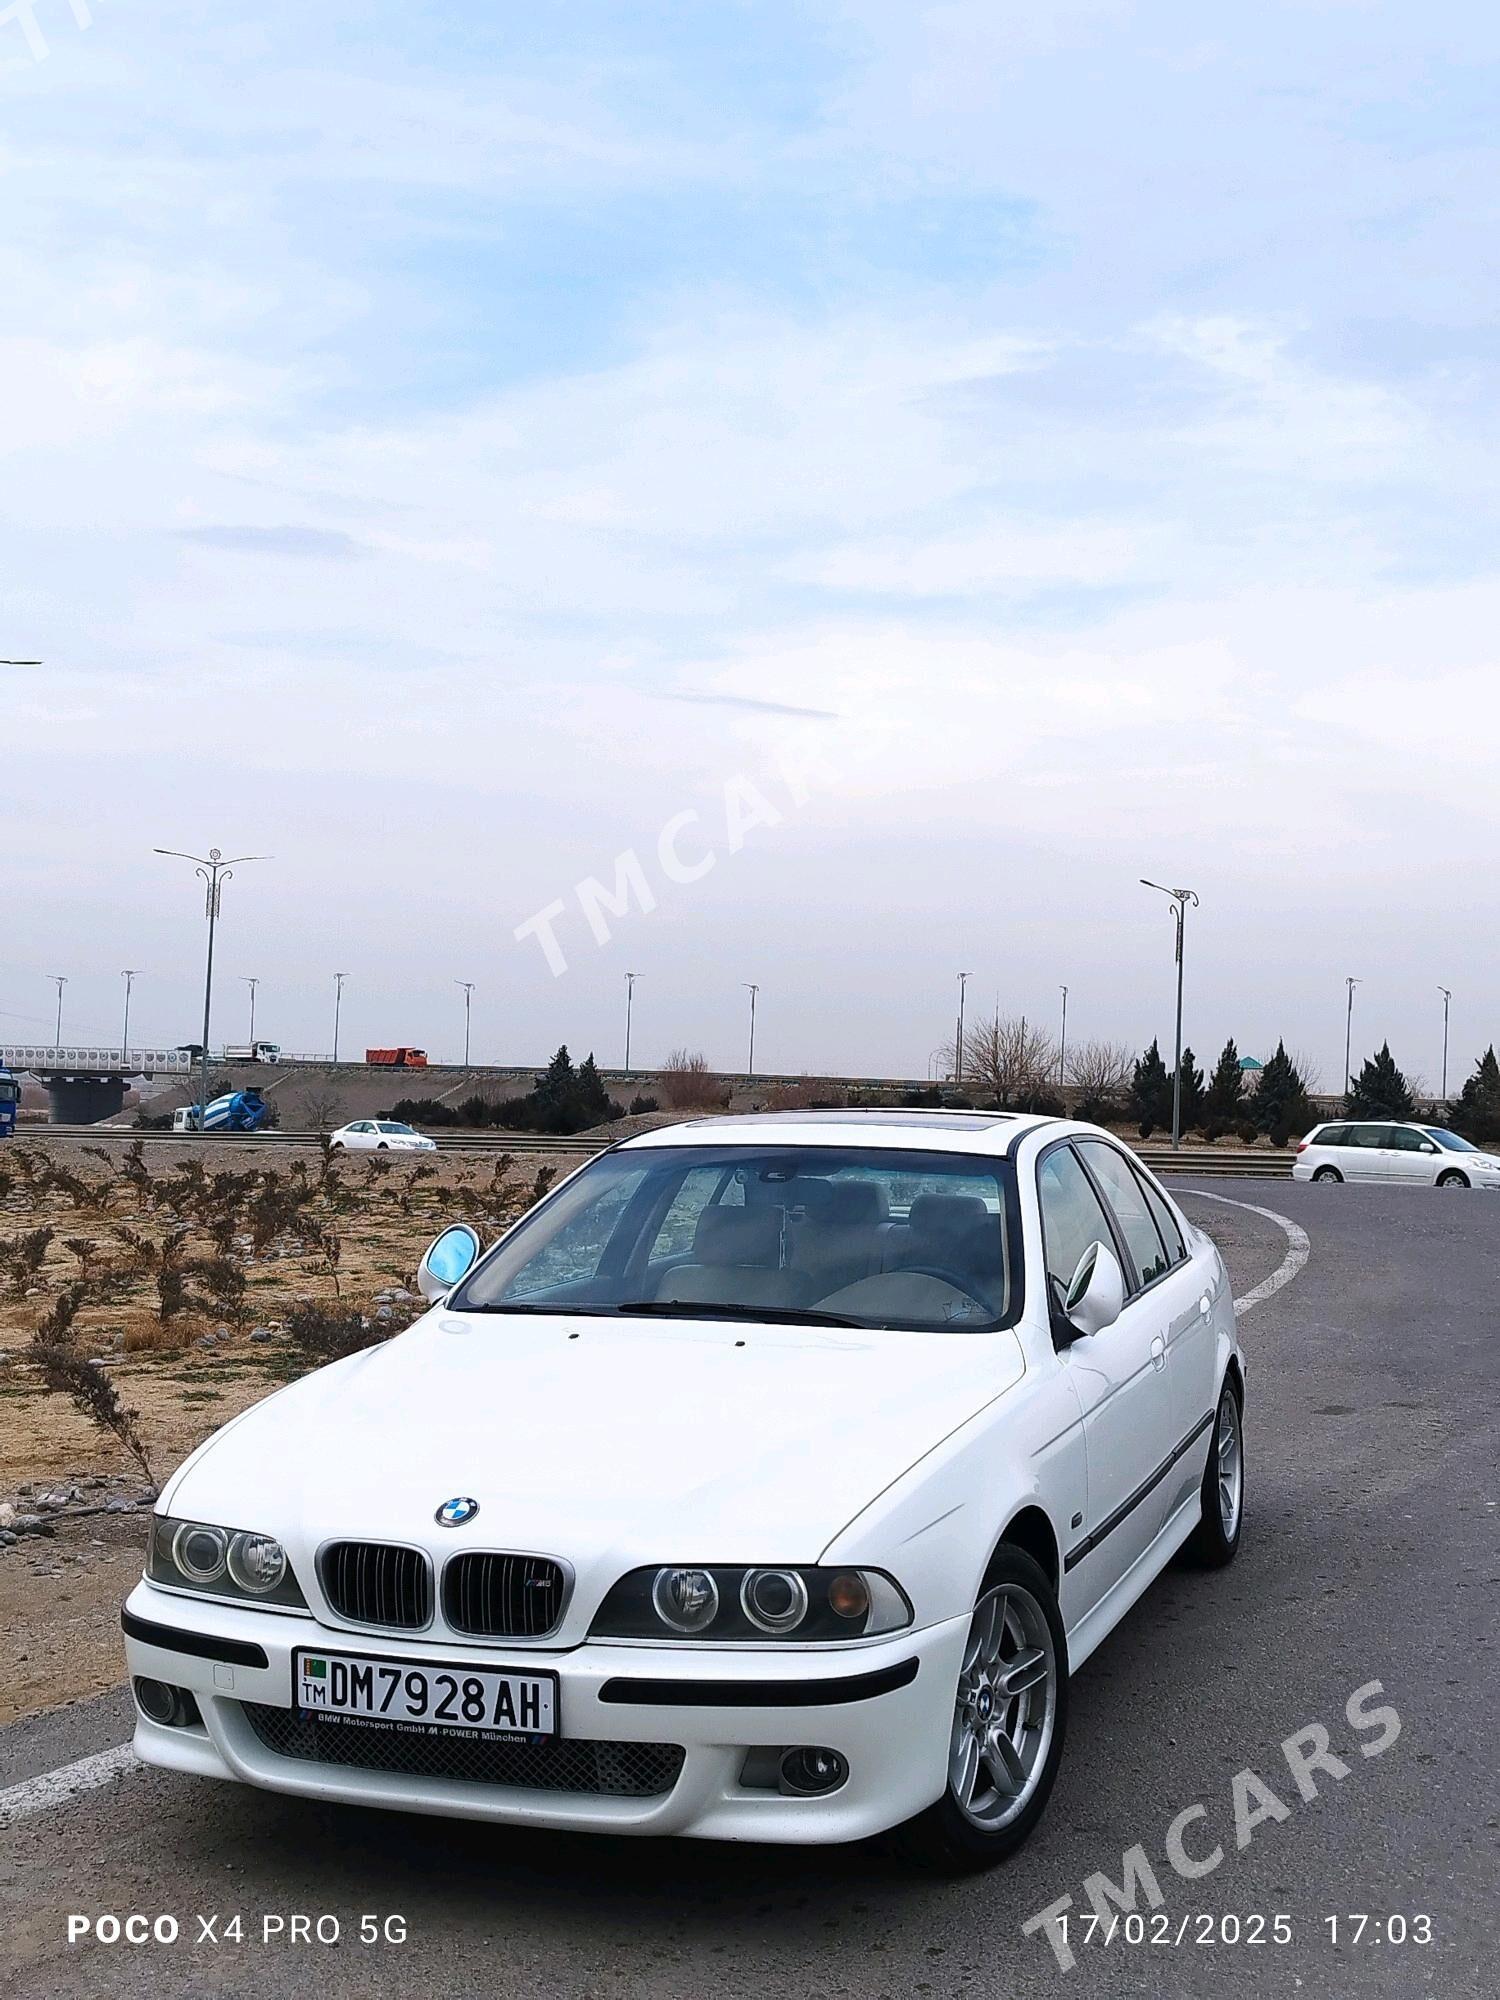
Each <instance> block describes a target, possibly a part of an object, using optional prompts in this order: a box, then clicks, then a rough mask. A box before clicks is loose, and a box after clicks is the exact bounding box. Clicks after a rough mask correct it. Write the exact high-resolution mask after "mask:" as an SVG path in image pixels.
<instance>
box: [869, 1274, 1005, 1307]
mask: <svg viewBox="0 0 1500 2000" xmlns="http://www.w3.org/2000/svg"><path fill="white" fill-rule="evenodd" d="M899 1268H900V1269H901V1270H902V1271H910V1272H912V1273H914V1274H915V1275H916V1276H917V1277H919V1278H936V1279H937V1281H938V1283H939V1284H940V1285H949V1286H951V1287H952V1289H953V1290H954V1291H955V1292H962V1293H963V1295H964V1297H965V1298H966V1299H972V1300H973V1301H974V1303H975V1305H978V1306H983V1307H984V1309H985V1311H986V1312H987V1313H989V1314H990V1315H991V1317H992V1318H994V1317H998V1315H997V1313H996V1310H995V1306H994V1303H993V1301H992V1300H990V1299H987V1298H986V1297H985V1295H984V1293H983V1292H981V1291H976V1290H975V1287H974V1281H973V1279H972V1278H961V1277H960V1276H959V1275H958V1273H957V1272H956V1271H948V1270H945V1269H944V1268H943V1266H942V1265H941V1264H902V1265H901V1266H900V1267H899ZM893 1275H894V1274H893Z"/></svg>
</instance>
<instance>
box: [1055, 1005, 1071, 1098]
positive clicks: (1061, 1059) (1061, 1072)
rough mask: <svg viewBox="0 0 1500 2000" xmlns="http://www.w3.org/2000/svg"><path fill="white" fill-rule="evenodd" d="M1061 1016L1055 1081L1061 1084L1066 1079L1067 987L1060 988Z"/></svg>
mask: <svg viewBox="0 0 1500 2000" xmlns="http://www.w3.org/2000/svg"><path fill="white" fill-rule="evenodd" d="M1062 997H1063V1016H1062V1037H1061V1039H1060V1040H1059V1042H1058V1044H1057V1081H1058V1083H1059V1085H1062V1084H1064V1083H1066V1082H1067V1080H1068V989H1067V987H1066V986H1064V987H1063V988H1062Z"/></svg>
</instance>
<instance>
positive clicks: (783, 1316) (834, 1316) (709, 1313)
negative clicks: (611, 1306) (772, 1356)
mask: <svg viewBox="0 0 1500 2000" xmlns="http://www.w3.org/2000/svg"><path fill="white" fill-rule="evenodd" d="M615 1311H616V1312H619V1313H654V1314H659V1315H660V1316H661V1317H662V1318H663V1319H758V1320H764V1321H765V1322H766V1323H767V1324H768V1325H770V1326H855V1327H859V1328H861V1329H863V1328H864V1326H865V1322H864V1320H862V1319H850V1318H849V1316H848V1315H847V1314H846V1313H830V1312H819V1311H818V1309H817V1308H816V1306H741V1305H715V1304H714V1303H712V1302H711V1301H710V1300H707V1299H702V1300H700V1299H626V1300H623V1301H622V1302H621V1304H619V1305H617V1306H616V1307H615Z"/></svg>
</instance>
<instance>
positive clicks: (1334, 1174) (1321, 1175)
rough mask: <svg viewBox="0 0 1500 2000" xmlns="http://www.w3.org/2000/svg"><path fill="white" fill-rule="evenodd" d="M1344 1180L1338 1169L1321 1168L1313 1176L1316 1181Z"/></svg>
mask: <svg viewBox="0 0 1500 2000" xmlns="http://www.w3.org/2000/svg"><path fill="white" fill-rule="evenodd" d="M1343 1178H1344V1176H1343V1175H1342V1174H1341V1173H1340V1172H1339V1170H1338V1168H1337V1167H1319V1168H1318V1171H1317V1172H1316V1173H1315V1174H1314V1175H1313V1179H1314V1180H1315V1181H1342V1180H1343Z"/></svg>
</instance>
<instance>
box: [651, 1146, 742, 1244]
mask: <svg viewBox="0 0 1500 2000" xmlns="http://www.w3.org/2000/svg"><path fill="white" fill-rule="evenodd" d="M714 1202H719V1203H722V1204H723V1205H724V1206H726V1207H733V1208H742V1207H743V1206H744V1202H745V1190H744V1188H743V1186H742V1185H741V1183H740V1180H739V1176H738V1175H737V1174H735V1175H726V1174H725V1171H724V1169H723V1168H722V1167H693V1168H691V1169H690V1170H689V1171H688V1172H687V1173H685V1174H684V1175H683V1177H682V1184H681V1186H680V1187H679V1188H678V1190H677V1192H676V1194H675V1195H673V1197H672V1204H671V1206H670V1208H668V1210H667V1212H666V1214H665V1215H664V1216H663V1217H662V1219H661V1227H660V1228H659V1229H658V1230H657V1232H656V1240H655V1242H653V1244H652V1245H651V1254H650V1259H649V1261H650V1262H651V1263H652V1264H658V1263H661V1262H663V1261H668V1260H669V1261H671V1262H674V1263H678V1262H681V1263H685V1262H687V1261H688V1260H689V1259H690V1258H691V1257H692V1254H693V1239H694V1237H695V1236H696V1235H697V1233H698V1218H699V1216H701V1215H702V1213H703V1211H704V1209H705V1208H708V1207H709V1206H710V1205H711V1204H712V1203H714Z"/></svg>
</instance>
